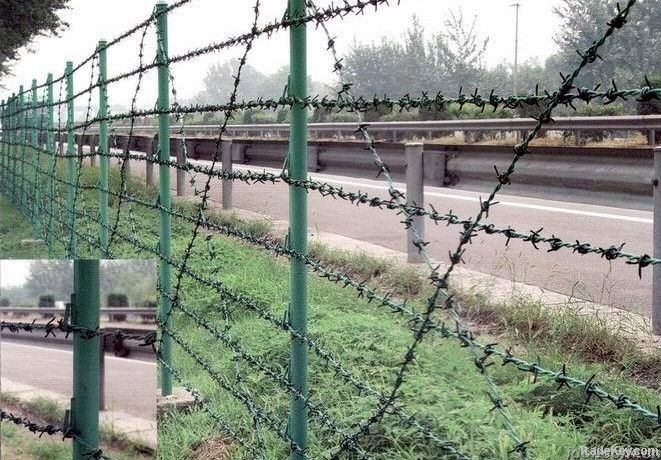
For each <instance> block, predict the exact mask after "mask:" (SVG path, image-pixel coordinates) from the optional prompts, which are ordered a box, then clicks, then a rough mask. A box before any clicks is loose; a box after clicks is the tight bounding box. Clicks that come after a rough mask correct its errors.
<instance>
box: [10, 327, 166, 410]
mask: <svg viewBox="0 0 661 460" xmlns="http://www.w3.org/2000/svg"><path fill="white" fill-rule="evenodd" d="M105 358H106V360H105V363H106V406H107V409H108V410H113V411H119V412H124V413H128V414H131V415H134V416H136V417H140V418H144V419H149V420H156V364H155V363H154V362H149V361H143V360H133V359H126V358H118V357H115V356H112V355H110V354H106V357H105ZM72 366H73V352H72V351H71V348H70V347H67V346H58V345H53V344H43V346H41V345H40V344H38V343H29V344H28V343H24V342H18V341H12V340H11V338H8V337H6V336H5V335H3V336H2V341H1V343H0V376H2V378H4V379H8V380H11V381H14V382H18V383H22V384H25V385H30V386H32V387H36V388H40V389H43V390H49V391H52V392H55V393H59V394H62V395H64V396H66V397H67V398H70V397H71V391H72V389H71V383H72V372H73V367H72Z"/></svg>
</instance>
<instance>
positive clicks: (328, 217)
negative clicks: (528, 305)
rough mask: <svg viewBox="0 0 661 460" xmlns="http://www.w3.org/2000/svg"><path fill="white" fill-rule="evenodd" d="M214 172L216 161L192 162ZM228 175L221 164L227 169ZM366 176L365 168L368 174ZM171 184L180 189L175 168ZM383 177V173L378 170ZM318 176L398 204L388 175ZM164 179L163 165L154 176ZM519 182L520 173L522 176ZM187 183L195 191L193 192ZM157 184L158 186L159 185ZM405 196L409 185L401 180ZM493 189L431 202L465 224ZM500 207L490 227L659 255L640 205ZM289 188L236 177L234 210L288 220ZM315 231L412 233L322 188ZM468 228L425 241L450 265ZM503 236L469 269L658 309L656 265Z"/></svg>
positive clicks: (502, 199) (392, 236) (384, 237)
mask: <svg viewBox="0 0 661 460" xmlns="http://www.w3.org/2000/svg"><path fill="white" fill-rule="evenodd" d="M191 163H194V164H200V165H205V166H209V165H210V162H208V161H199V160H198V161H191ZM233 168H234V169H235V170H242V171H248V170H250V171H256V172H260V171H268V172H274V173H279V172H280V171H279V170H277V169H272V168H264V167H259V166H253V165H250V166H248V165H237V164H234V165H233ZM218 169H220V164H218ZM131 171H132V174H135V175H140V176H144V174H145V173H144V162H142V161H140V162H138V161H132V162H131ZM363 173H364V172H363ZM171 175H172V187H173V191H174V190H176V183H175V182H176V181H175V180H174V177H175V175H176V172H175V171H174V170H172V172H171ZM375 175H376V170H375ZM309 176H310V178H312V179H314V180H318V181H323V182H327V183H329V184H332V185H335V186H342V187H343V188H344V189H345V190H347V191H362V192H366V193H368V194H370V195H371V196H378V197H382V198H386V199H387V198H389V195H388V191H387V190H388V188H387V184H386V182H385V180H384V179H365V178H358V177H347V176H339V175H328V174H321V173H310V175H309ZM154 178H155V181H158V169H157V168H155V171H154ZM515 178H516V173H515V174H514V176H513V179H515ZM188 180H189V176H187V177H186V181H185V182H186V184H187V190H186V194H187V195H192V190H191V188H190V186H189V185H188ZM204 181H206V177H205V176H203V175H202V174H197V175H196V185H197V187H198V188H200V189H201V188H202V187H203V185H204ZM156 183H157V182H156ZM395 185H396V186H397V188H398V189H399V190H401V191H405V185H404V184H403V183H401V182H396V183H395ZM220 189H221V184H220V181H219V180H217V179H214V180H213V181H212V185H211V198H212V201H213V202H215V203H216V204H217V205H218V206H220V202H221V190H220ZM487 195H488V193H484V192H474V191H467V190H459V189H456V188H448V187H433V186H426V187H425V206H426V207H427V208H428V207H429V205H432V206H433V207H434V208H435V209H436V210H437V211H438V212H440V213H445V212H447V211H449V210H452V212H453V213H454V214H456V215H458V216H459V217H460V218H469V217H474V216H475V215H476V213H477V211H478V209H479V205H480V204H479V203H480V197H486V196H487ZM497 201H498V204H497V205H495V206H493V207H492V209H491V210H490V212H489V216H488V219H486V220H485V221H484V223H493V224H494V225H496V226H497V227H507V226H511V227H512V228H514V229H516V230H519V231H522V232H527V231H531V230H534V231H537V230H539V229H540V228H543V232H542V233H543V234H544V235H547V236H550V235H555V236H556V237H559V238H562V239H563V240H568V241H570V242H574V241H575V240H579V241H581V242H589V243H591V244H593V245H600V246H602V245H605V246H606V247H608V246H610V245H612V244H614V245H618V246H619V245H620V244H622V243H626V244H625V246H624V249H625V250H626V251H628V252H630V253H647V254H652V212H650V211H645V210H638V209H624V208H617V207H607V206H597V205H591V204H583V203H573V202H572V201H571V196H567V199H566V200H563V201H559V200H549V199H539V198H527V197H525V196H513V195H508V194H507V187H504V191H503V192H502V193H501V194H499V195H498V197H497ZM288 203H289V200H288V190H287V186H286V185H284V184H276V185H273V184H253V185H247V184H245V183H243V182H240V181H234V191H233V204H234V207H235V208H238V209H244V210H248V211H253V212H257V213H261V214H264V215H265V216H268V217H270V218H273V219H277V220H285V221H286V220H287V219H288ZM308 217H309V229H310V232H311V233H312V234H316V233H318V232H328V233H334V234H338V235H342V236H346V237H350V238H353V239H356V240H359V241H366V242H369V243H374V244H377V245H381V246H384V247H386V248H389V249H393V250H396V251H401V252H404V251H406V232H405V230H404V226H403V224H402V223H401V221H402V220H403V217H402V216H401V215H397V214H396V212H395V211H390V210H386V209H377V208H370V207H369V206H367V205H358V206H356V205H352V204H351V203H349V202H345V201H342V200H340V199H334V198H332V197H323V196H322V195H320V194H319V193H317V192H310V193H309V212H308ZM460 230H461V227H460V226H456V225H455V226H450V227H448V226H445V225H439V226H435V225H433V223H432V222H431V221H429V220H427V223H426V235H425V239H426V240H427V241H429V242H430V244H429V245H428V246H427V250H428V251H429V253H430V254H431V256H432V257H433V258H435V259H437V260H439V261H442V262H443V261H448V251H449V250H454V249H455V248H456V246H457V243H458V240H459V232H460ZM505 242H506V238H505V237H504V236H502V235H486V234H484V233H480V234H479V235H478V236H476V237H475V238H474V239H473V242H472V244H471V245H470V246H468V247H467V250H466V252H465V254H464V257H463V260H464V262H465V267H466V268H469V269H473V270H476V271H479V272H482V273H487V274H492V275H495V276H498V277H501V278H505V279H509V280H513V281H518V282H524V283H527V284H532V285H536V286H539V287H541V288H543V289H545V290H550V291H554V292H559V293H562V294H566V295H569V296H572V298H575V299H580V300H587V301H591V302H596V303H600V304H604V305H610V306H613V307H617V308H622V309H626V310H629V311H633V312H637V313H642V314H645V315H647V316H649V315H650V312H651V298H652V288H651V286H652V284H651V283H652V276H651V274H652V268H651V267H647V268H644V269H643V270H642V278H640V279H639V277H638V267H637V266H635V265H628V264H626V263H625V262H624V260H623V259H618V260H615V261H612V262H609V261H607V260H605V259H603V258H601V257H600V256H598V255H594V254H587V255H580V254H578V253H572V252H571V250H566V249H563V250H560V251H557V252H547V249H548V245H540V249H539V250H535V249H534V247H533V246H532V245H531V244H530V243H528V242H523V241H520V240H511V241H510V242H509V244H508V245H507V246H505Z"/></svg>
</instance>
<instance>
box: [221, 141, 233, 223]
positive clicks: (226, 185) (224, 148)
mask: <svg viewBox="0 0 661 460" xmlns="http://www.w3.org/2000/svg"><path fill="white" fill-rule="evenodd" d="M222 142H223V143H222V145H221V152H220V161H221V164H222V167H223V171H226V172H227V173H228V174H231V173H232V140H231V139H230V140H225V141H222ZM233 185H234V181H233V180H232V179H223V180H222V195H221V197H222V201H223V209H225V210H228V211H229V210H231V209H232V187H233Z"/></svg>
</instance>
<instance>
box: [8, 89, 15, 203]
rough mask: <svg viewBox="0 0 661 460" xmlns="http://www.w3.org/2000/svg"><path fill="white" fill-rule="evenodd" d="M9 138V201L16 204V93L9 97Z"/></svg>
mask: <svg viewBox="0 0 661 460" xmlns="http://www.w3.org/2000/svg"><path fill="white" fill-rule="evenodd" d="M10 122H11V136H10V143H9V151H10V162H11V199H12V201H13V202H14V204H17V203H16V187H17V183H16V147H15V145H14V144H15V143H16V128H17V124H16V93H12V95H11V119H10Z"/></svg>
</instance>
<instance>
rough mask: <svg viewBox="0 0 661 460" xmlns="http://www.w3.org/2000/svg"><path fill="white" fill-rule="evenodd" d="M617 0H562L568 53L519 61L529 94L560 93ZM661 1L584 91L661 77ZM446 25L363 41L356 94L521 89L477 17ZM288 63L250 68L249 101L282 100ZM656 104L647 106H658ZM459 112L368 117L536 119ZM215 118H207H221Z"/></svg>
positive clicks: (224, 81) (223, 71) (596, 69)
mask: <svg viewBox="0 0 661 460" xmlns="http://www.w3.org/2000/svg"><path fill="white" fill-rule="evenodd" d="M615 12H616V10H615V3H614V2H613V1H612V0H562V1H561V3H560V5H559V6H558V7H557V8H555V14H557V15H558V16H559V18H560V20H561V21H560V22H561V27H560V28H559V30H558V31H557V32H556V34H555V36H554V40H555V43H556V45H557V47H558V50H559V51H558V53H557V54H555V55H553V56H551V57H549V58H548V59H547V60H546V62H544V63H542V62H539V61H537V60H530V61H527V62H524V63H522V64H520V65H519V68H518V82H519V83H518V87H519V88H520V91H519V93H520V94H528V93H530V92H532V91H534V90H535V87H536V86H538V87H539V88H541V89H554V88H557V87H558V86H559V83H560V73H561V72H562V73H563V74H567V73H568V72H570V71H571V70H572V69H573V68H574V67H575V66H576V64H577V62H578V60H579V59H580V58H579V57H578V55H577V53H576V51H577V50H585V49H586V48H588V47H589V46H590V45H591V44H592V43H593V41H594V40H595V39H596V38H598V37H600V36H601V34H603V32H604V30H605V27H606V24H607V23H608V22H609V20H610V19H611V18H612V17H613V15H614V14H615ZM659 23H661V4H659V2H654V1H645V0H643V1H640V2H639V3H638V4H636V7H635V8H633V9H632V11H631V14H630V16H629V19H628V23H627V25H626V26H625V27H624V28H623V29H622V30H620V31H618V32H617V33H616V34H615V36H614V37H612V38H611V39H610V40H609V41H608V42H607V43H606V45H605V46H604V47H603V48H602V50H601V51H600V55H601V56H603V60H600V61H598V62H595V63H593V64H591V65H589V66H587V67H586V68H585V69H584V71H583V72H582V73H581V75H580V77H579V78H578V80H577V84H578V85H579V86H582V87H591V88H592V87H595V86H596V85H601V87H602V88H607V87H609V86H610V85H611V81H612V80H616V81H617V83H618V86H619V87H620V88H624V87H639V86H641V85H642V84H643V83H644V82H643V79H644V76H645V74H647V75H648V76H650V79H651V80H654V79H655V77H654V75H655V74H659V73H661V53H658V52H657V50H658V49H659V45H661V29H660V28H659V27H658V24H659ZM441 29H442V31H439V32H432V33H428V31H426V30H425V29H424V28H423V26H422V25H421V24H420V22H419V21H418V19H417V18H416V17H413V18H412V20H411V25H410V27H409V28H408V30H407V31H406V32H405V33H404V35H403V36H402V37H400V39H396V38H392V37H382V38H381V39H380V40H378V41H376V42H374V43H358V42H354V43H353V44H352V45H351V46H350V48H349V51H348V53H347V54H346V56H345V57H344V61H343V63H344V79H345V80H347V81H350V82H353V88H352V92H353V94H359V95H363V96H366V97H371V96H373V95H375V94H377V95H383V94H387V95H390V96H400V95H404V94H410V95H416V94H421V93H422V92H423V91H424V92H428V93H430V94H436V93H437V92H441V93H443V94H445V95H456V94H458V92H459V89H460V88H463V91H464V92H467V93H470V92H472V91H474V89H475V88H480V89H481V91H482V93H483V94H484V93H485V94H488V93H489V92H490V91H491V89H493V90H495V91H496V92H497V93H498V94H501V95H509V94H511V93H512V71H513V69H512V66H511V65H509V64H508V63H505V62H503V63H501V64H499V65H496V66H495V67H487V66H486V64H485V56H486V55H487V53H488V52H489V40H488V37H484V36H482V34H480V31H479V23H478V21H477V20H476V19H473V20H467V19H466V18H465V17H464V15H463V14H462V11H461V9H459V10H456V11H453V12H451V13H450V14H449V16H448V18H447V19H446V20H445V21H444V23H443V27H442V28H441ZM235 70H236V69H235V68H234V67H233V65H232V64H231V63H229V62H227V63H225V64H222V65H215V66H212V67H211V68H210V69H209V71H208V74H207V77H206V78H205V80H204V84H205V89H204V91H202V92H201V93H200V94H199V95H198V97H197V102H201V103H203V102H212V101H216V102H217V101H223V100H227V96H228V95H229V93H230V91H231V89H232V84H233V78H232V75H233V74H234V71H235ZM287 74H288V69H287V68H286V67H283V68H282V69H280V70H279V71H278V72H276V73H275V74H273V75H265V74H262V73H260V72H259V71H257V70H256V69H254V68H253V67H251V66H246V67H245V68H244V72H243V75H242V79H241V87H240V89H241V92H240V94H239V96H240V98H245V99H254V98H257V97H259V96H263V97H278V96H280V95H281V94H282V91H283V89H284V87H285V84H286V82H287ZM310 88H311V93H312V94H331V95H332V94H333V90H331V87H329V86H326V87H324V86H323V85H320V84H318V83H316V82H312V81H310ZM649 107H650V106H649V105H648V106H647V108H646V110H648V112H649ZM466 109H467V108H465V109H464V111H462V112H459V110H458V108H456V107H450V108H448V110H446V111H444V112H442V113H439V112H431V113H430V112H423V113H409V114H406V113H405V114H390V113H388V112H386V111H384V112H381V113H375V114H371V116H368V117H367V118H368V120H374V119H380V120H389V119H412V120H414V119H444V118H456V117H470V118H474V117H484V116H489V117H494V116H496V117H498V116H500V117H510V116H527V115H529V113H528V112H529V111H520V112H518V113H517V112H512V111H508V110H504V111H498V112H496V113H490V112H489V113H480V112H479V111H475V110H470V109H468V110H466ZM636 109H637V107H636V104H635V102H630V103H624V104H622V103H620V104H615V105H610V106H608V107H603V106H600V105H599V104H598V103H592V104H591V105H590V106H588V107H586V106H582V107H580V108H579V112H578V114H586V115H600V114H604V115H613V114H623V113H627V112H628V113H633V112H635V111H636ZM213 117H214V116H213V115H208V116H207V119H205V120H200V121H205V122H212V121H216V120H215V119H212V118H213ZM286 120H287V112H286V111H281V112H279V113H266V114H265V113H259V112H257V113H255V112H247V113H245V114H244V116H243V119H237V121H238V122H244V123H254V122H269V123H271V122H284V121H286ZM349 120H353V118H352V117H350V116H347V114H333V115H331V116H328V114H313V121H349Z"/></svg>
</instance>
